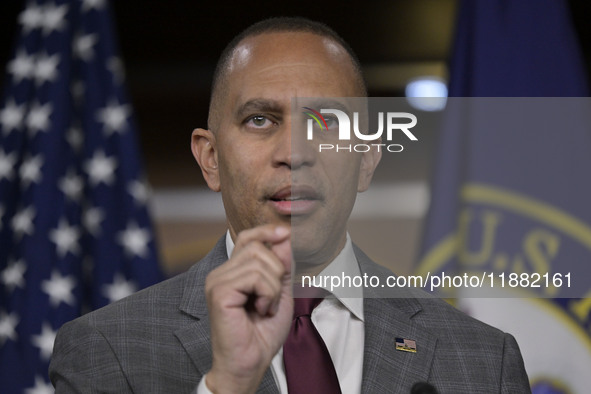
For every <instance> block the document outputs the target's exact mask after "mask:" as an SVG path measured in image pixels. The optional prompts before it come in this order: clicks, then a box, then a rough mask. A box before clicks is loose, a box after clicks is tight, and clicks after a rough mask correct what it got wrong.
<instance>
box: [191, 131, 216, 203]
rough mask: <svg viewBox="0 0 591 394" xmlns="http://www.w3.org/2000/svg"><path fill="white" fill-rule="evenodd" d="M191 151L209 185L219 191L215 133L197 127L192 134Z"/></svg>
mask: <svg viewBox="0 0 591 394" xmlns="http://www.w3.org/2000/svg"><path fill="white" fill-rule="evenodd" d="M191 151H192V152H193V156H194V157H195V160H197V163H199V167H201V172H202V173H203V178H205V182H207V186H209V188H210V189H211V190H213V191H214V192H219V191H220V190H221V187H220V171H219V168H218V152H217V148H216V139H215V135H214V134H213V133H212V132H211V131H209V130H205V129H195V130H193V134H192V135H191Z"/></svg>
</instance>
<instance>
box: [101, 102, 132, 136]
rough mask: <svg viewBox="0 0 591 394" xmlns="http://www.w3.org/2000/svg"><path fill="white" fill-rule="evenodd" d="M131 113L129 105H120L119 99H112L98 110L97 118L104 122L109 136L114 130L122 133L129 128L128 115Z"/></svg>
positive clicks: (104, 128)
mask: <svg viewBox="0 0 591 394" xmlns="http://www.w3.org/2000/svg"><path fill="white" fill-rule="evenodd" d="M129 115H131V107H130V106H129V105H127V104H123V105H120V104H119V103H118V101H117V100H111V101H110V102H109V104H108V105H107V106H106V107H104V108H101V109H99V110H98V111H97V115H96V118H97V120H98V121H99V122H101V123H103V131H104V132H105V134H106V135H107V136H109V135H111V134H113V133H114V132H118V133H122V132H124V131H125V130H127V117H128V116H129Z"/></svg>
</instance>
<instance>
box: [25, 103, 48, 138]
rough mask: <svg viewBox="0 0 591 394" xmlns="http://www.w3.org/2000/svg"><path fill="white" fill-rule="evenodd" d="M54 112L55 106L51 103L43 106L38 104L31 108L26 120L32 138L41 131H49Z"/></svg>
mask: <svg viewBox="0 0 591 394" xmlns="http://www.w3.org/2000/svg"><path fill="white" fill-rule="evenodd" d="M52 112H53V106H52V105H51V103H46V104H43V105H41V104H39V103H38V102H37V103H34V104H33V105H32V106H31V109H30V110H29V114H28V116H27V120H26V122H27V127H28V128H29V132H30V133H31V136H33V135H35V134H36V133H37V132H39V131H47V130H48V129H49V116H50V115H51V113H52Z"/></svg>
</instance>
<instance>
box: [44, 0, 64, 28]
mask: <svg viewBox="0 0 591 394" xmlns="http://www.w3.org/2000/svg"><path fill="white" fill-rule="evenodd" d="M67 13H68V5H67V4H63V5H60V6H56V5H55V4H54V5H49V4H48V5H46V6H45V10H44V12H43V14H42V18H41V26H43V34H45V35H48V34H49V33H51V32H52V31H54V30H58V31H61V30H62V29H63V28H64V27H65V26H66V14H67Z"/></svg>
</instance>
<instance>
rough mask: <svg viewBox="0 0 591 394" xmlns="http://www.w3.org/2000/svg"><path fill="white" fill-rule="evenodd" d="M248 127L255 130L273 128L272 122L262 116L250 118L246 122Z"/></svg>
mask: <svg viewBox="0 0 591 394" xmlns="http://www.w3.org/2000/svg"><path fill="white" fill-rule="evenodd" d="M246 125H247V126H251V127H255V128H264V127H269V126H271V121H270V120H269V119H267V118H266V117H264V116H262V115H256V116H252V117H250V119H248V121H247V122H246Z"/></svg>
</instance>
